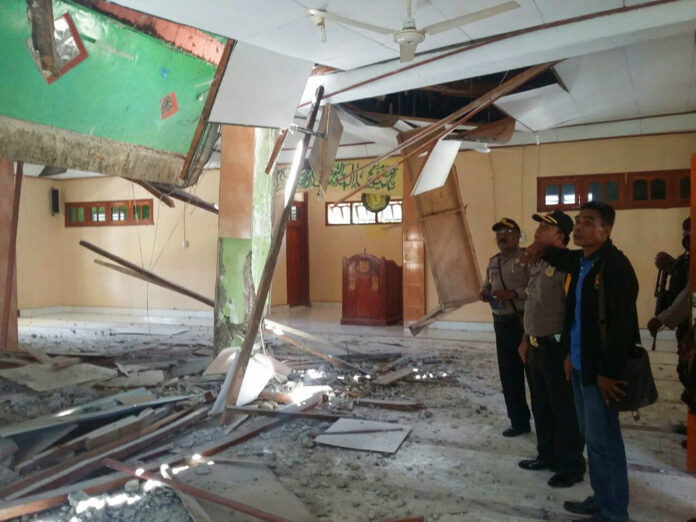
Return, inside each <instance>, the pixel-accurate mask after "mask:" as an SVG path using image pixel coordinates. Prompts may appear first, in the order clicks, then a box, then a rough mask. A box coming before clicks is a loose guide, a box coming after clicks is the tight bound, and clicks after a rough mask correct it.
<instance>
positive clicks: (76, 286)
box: [17, 133, 696, 325]
mask: <svg viewBox="0 0 696 522" xmlns="http://www.w3.org/2000/svg"><path fill="white" fill-rule="evenodd" d="M694 152H696V133H689V134H674V135H664V136H645V137H635V138H617V139H610V140H601V141H600V140H597V141H586V142H575V143H559V144H549V145H542V146H541V147H536V146H525V147H511V148H506V149H504V150H500V151H494V152H492V153H491V154H480V153H477V152H462V153H460V154H459V155H458V157H457V160H456V163H455V165H456V168H457V172H458V175H459V182H460V189H461V194H462V199H463V201H464V203H465V204H466V205H467V215H468V218H469V226H470V228H471V233H472V236H473V239H474V244H475V246H476V252H477V256H478V260H479V265H480V269H481V271H482V272H483V270H484V269H485V266H486V264H487V261H488V258H489V257H490V256H492V255H493V254H495V253H496V246H495V241H494V238H493V235H492V232H491V230H490V227H491V224H492V223H493V222H495V221H496V220H498V219H500V218H501V217H503V216H508V217H511V218H513V219H515V220H516V221H517V222H518V223H520V225H521V227H522V229H523V232H525V233H526V235H527V237H528V238H531V237H532V235H533V233H534V230H535V222H534V221H532V219H531V216H532V214H533V213H534V212H536V178H537V177H538V176H558V175H577V174H593V173H611V172H624V171H640V170H659V169H677V168H688V167H689V161H690V156H691V154H692V153H694ZM51 186H55V187H58V188H59V189H60V191H61V213H60V215H58V216H54V217H52V216H51V215H50V210H49V189H50V187H51ZM218 187H219V173H218V172H217V171H210V172H207V173H206V174H205V175H204V176H203V177H202V178H201V182H200V183H199V185H198V186H197V187H195V188H194V189H192V190H194V191H195V192H196V193H197V194H198V195H199V196H200V197H202V198H203V199H205V200H208V201H212V202H217V201H218ZM133 195H135V197H136V198H147V197H150V196H149V194H148V193H147V192H145V191H144V190H142V189H141V188H140V187H137V186H133V185H132V184H131V183H129V182H127V181H124V180H122V179H120V178H91V179H83V180H70V181H53V180H43V179H37V178H25V185H24V190H23V194H22V201H21V207H20V222H19V235H18V252H17V256H18V259H17V261H18V305H19V307H20V308H23V309H26V308H36V307H44V306H60V305H65V306H114V307H133V308H145V307H147V306H149V307H150V308H153V309H157V308H162V309H171V308H178V309H206V306H205V305H203V304H201V303H198V302H197V301H194V300H192V299H189V298H187V297H184V296H180V295H178V294H175V293H172V292H170V291H167V290H164V289H160V288H158V287H154V286H152V285H149V290H148V288H147V285H146V284H145V283H143V282H140V281H138V280H135V279H132V278H129V277H127V276H124V275H121V274H118V273H116V272H111V271H109V270H108V269H106V268H103V267H99V266H97V265H95V264H94V263H93V259H94V258H95V257H97V256H96V255H94V254H92V253H90V252H88V251H87V250H85V249H83V248H82V247H79V246H78V244H77V243H78V241H79V240H80V239H86V240H88V241H91V242H93V243H95V244H97V245H99V246H101V247H103V248H105V249H106V250H109V251H111V252H113V253H114V254H117V255H120V256H122V257H125V258H126V259H128V260H130V261H132V262H134V263H138V264H139V263H140V262H141V254H140V252H141V245H142V259H143V261H144V265H145V267H146V268H149V269H151V270H152V271H154V272H155V273H157V274H158V275H160V276H162V277H165V278H168V279H171V280H172V281H174V282H176V283H178V284H181V285H183V286H186V287H188V288H190V289H192V290H194V291H196V292H199V293H201V294H203V295H206V296H209V297H213V293H214V284H215V270H216V256H217V217H216V216H215V215H213V214H210V213H209V212H205V211H203V210H200V209H197V208H195V207H191V206H188V207H187V210H186V219H185V221H186V238H187V239H188V240H189V248H187V249H184V248H182V244H181V243H182V240H183V239H184V219H183V217H182V214H183V212H184V204H183V203H181V202H176V207H175V208H174V209H169V208H168V207H166V206H164V205H161V204H159V203H155V209H154V217H155V223H156V225H155V226H140V227H123V228H119V227H104V228H65V227H64V226H63V222H64V214H63V205H64V202H65V201H86V200H100V199H103V200H110V199H119V198H127V197H133ZM306 197H307V200H308V209H309V212H308V215H309V244H310V299H311V300H312V301H330V302H340V301H341V259H342V257H343V256H350V255H353V254H356V253H359V252H363V250H365V249H367V251H368V252H369V253H371V254H374V255H377V256H384V257H386V258H388V259H393V260H395V261H396V262H397V264H399V265H401V227H400V226H392V227H390V226H388V225H370V226H334V227H327V226H326V225H325V224H324V223H325V218H324V201H322V200H319V199H317V198H316V197H315V196H314V195H313V194H312V193H308V194H306ZM279 198H282V195H281V194H279ZM279 202H280V199H278V201H277V202H276V205H278V204H279ZM688 214H689V211H688V209H687V208H678V209H662V210H658V209H655V210H620V211H618V212H617V219H616V225H615V228H614V232H613V239H614V241H615V243H616V245H617V246H618V247H619V248H621V249H622V250H623V251H624V252H625V253H626V254H627V255H628V257H629V259H630V260H631V262H632V263H633V266H634V268H635V270H636V273H637V274H638V278H639V281H640V285H641V292H640V297H639V312H640V317H641V322H642V324H643V325H644V324H645V322H646V321H647V319H648V318H649V317H650V315H651V312H652V309H653V305H654V298H653V296H652V292H653V288H654V281H655V275H656V272H655V268H654V266H653V264H652V263H653V258H654V255H655V253H656V252H657V251H660V250H665V251H667V252H670V253H671V254H672V255H677V254H679V253H680V251H681V247H680V239H681V232H680V226H681V221H682V220H683V219H684V218H685V217H686V216H688ZM277 215H279V212H277V213H276V216H277ZM571 215H574V213H571ZM170 234H171V238H170V237H169V236H170ZM153 246H154V255H153ZM160 253H161V256H160ZM158 257H159V259H157V260H156V261H155V259H156V258H158ZM153 263H154V264H153ZM426 264H427V259H426ZM285 267H286V265H285V245H283V246H282V248H281V252H280V256H279V259H278V265H277V268H276V272H275V275H274V278H273V288H272V294H271V298H272V299H271V302H272V304H273V305H282V304H286V303H287V297H286V276H285V270H286V268H285ZM426 274H427V282H426V291H427V307H428V309H432V308H434V307H435V306H436V304H437V295H436V293H435V287H434V285H433V282H432V279H431V276H430V271H429V269H428V270H426ZM446 319H447V320H452V321H482V322H489V321H490V310H489V309H488V307H487V305H485V304H483V303H475V304H471V305H467V306H465V307H463V308H461V309H460V310H458V311H456V312H454V313H452V314H450V316H448V317H447V318H446Z"/></svg>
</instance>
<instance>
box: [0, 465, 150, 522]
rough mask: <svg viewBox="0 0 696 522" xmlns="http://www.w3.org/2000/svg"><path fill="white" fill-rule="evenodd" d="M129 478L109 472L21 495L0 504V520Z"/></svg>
mask: <svg viewBox="0 0 696 522" xmlns="http://www.w3.org/2000/svg"><path fill="white" fill-rule="evenodd" d="M144 468H145V469H149V470H156V469H158V468H159V463H158V464H153V465H147V466H144ZM130 479H131V476H130V475H128V474H127V473H110V474H108V475H106V476H103V477H99V478H96V479H90V480H86V481H83V482H78V483H76V484H71V485H69V486H65V487H62V488H59V489H54V490H51V491H47V492H45V493H39V494H37V495H32V496H30V497H23V498H20V499H18V500H13V501H10V502H4V503H2V504H0V520H10V519H12V518H17V517H21V516H24V515H31V514H33V513H39V512H41V511H45V510H47V509H51V508H54V507H58V506H60V505H62V504H65V503H66V502H67V501H68V495H69V494H70V493H74V492H76V491H84V492H85V493H87V494H88V495H99V494H101V493H106V492H107V491H112V490H114V489H116V488H120V487H122V486H123V485H124V484H125V483H126V482H128V481H129V480H130Z"/></svg>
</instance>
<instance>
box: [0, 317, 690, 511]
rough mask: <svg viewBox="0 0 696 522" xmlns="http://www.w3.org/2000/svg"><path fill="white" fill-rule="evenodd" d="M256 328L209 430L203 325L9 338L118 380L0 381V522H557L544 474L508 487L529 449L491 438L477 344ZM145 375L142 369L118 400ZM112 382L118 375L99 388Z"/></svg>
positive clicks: (490, 392)
mask: <svg viewBox="0 0 696 522" xmlns="http://www.w3.org/2000/svg"><path fill="white" fill-rule="evenodd" d="M273 328H274V329H275V330H276V332H275V333H276V334H277V335H273V336H269V337H268V338H267V339H266V342H265V344H264V348H263V349H262V350H260V351H259V352H258V354H257V356H256V358H257V362H258V363H259V364H261V365H262V366H264V368H266V369H267V370H268V372H264V375H263V379H264V381H263V383H264V384H265V385H264V386H263V387H262V388H263V389H262V390H261V391H260V393H258V392H257V393H258V396H257V397H256V398H253V397H252V399H253V400H251V402H249V403H248V404H244V405H240V406H235V407H230V408H231V409H232V410H233V412H234V414H235V415H234V417H233V419H232V421H231V422H230V423H229V424H228V425H227V426H222V425H221V424H220V417H219V415H215V416H210V415H208V411H209V409H210V405H211V403H212V400H213V399H214V396H215V395H216V394H217V393H218V392H219V390H220V387H221V384H222V381H223V379H224V378H225V372H226V371H228V370H229V368H230V364H231V361H233V359H234V355H233V354H234V350H231V351H229V352H227V353H226V354H223V355H222V356H221V357H218V358H216V361H215V362H213V359H214V358H213V351H212V349H211V345H212V342H211V332H210V329H204V328H200V329H196V328H189V329H187V330H188V331H187V332H183V333H182V332H179V333H176V334H172V335H170V336H166V335H161V332H158V334H159V335H158V336H156V337H143V336H142V335H138V336H137V337H136V335H137V334H134V333H116V332H107V333H106V334H105V335H100V334H96V335H92V332H90V335H88V336H86V337H87V339H86V340H85V341H84V342H83V343H80V342H76V341H75V340H74V338H73V337H72V336H70V335H66V336H65V337H64V341H63V342H61V340H60V339H55V338H53V337H50V338H46V337H42V336H41V335H40V334H38V333H37V337H30V336H28V337H27V338H25V339H23V341H24V342H25V343H27V344H29V345H30V346H31V347H32V349H34V350H41V351H43V352H44V353H45V354H47V355H48V356H49V357H51V358H52V359H51V361H52V360H53V358H58V357H60V358H59V359H58V361H59V362H60V365H64V364H66V359H65V358H66V357H78V356H80V359H81V360H86V361H89V364H94V365H98V366H100V367H102V368H105V369H109V370H114V371H115V372H117V374H118V375H116V376H115V377H110V378H109V379H106V380H94V381H89V382H85V383H82V384H78V385H71V386H67V387H56V388H55V389H53V390H50V391H46V392H39V391H35V390H32V389H30V388H27V387H24V386H22V385H20V384H17V383H15V382H12V381H11V380H7V379H4V378H2V377H0V418H1V419H2V421H3V422H2V424H1V425H0V499H2V501H1V503H0V520H7V519H14V520H37V521H39V520H40V521H44V522H46V521H56V522H57V521H60V522H84V521H91V520H95V521H118V522H138V521H148V522H149V521H152V520H155V521H157V520H161V521H163V522H164V521H174V522H179V521H181V522H183V521H188V520H195V521H199V520H200V521H205V520H251V518H249V517H248V516H247V515H244V514H241V513H240V512H239V511H234V510H231V508H230V506H229V505H225V504H224V503H220V502H222V501H224V502H225V503H227V504H229V503H230V502H232V503H235V502H236V503H239V504H244V506H246V507H250V508H252V509H256V510H260V511H262V512H264V513H268V514H270V516H271V517H272V516H280V517H281V518H283V519H286V520H315V519H316V520H330V521H336V522H342V521H343V522H349V521H358V520H360V521H362V520H387V519H390V520H391V519H400V518H401V519H406V518H408V519H413V520H421V519H422V518H420V517H423V516H425V517H426V518H427V520H438V519H439V520H452V521H455V520H470V519H471V520H478V519H499V520H502V519H517V520H531V519H551V520H555V519H559V518H560V517H562V516H563V515H562V512H561V511H560V509H561V508H560V506H561V504H562V500H564V499H565V497H563V496H559V493H558V492H555V491H551V492H549V494H548V495H546V496H545V497H544V498H545V500H544V501H543V502H542V504H543V505H539V493H538V490H539V488H543V487H545V486H544V484H545V481H546V480H547V478H548V477H543V476H540V477H537V476H534V477H530V476H529V475H524V476H523V478H522V479H520V478H519V477H516V475H515V473H524V472H520V471H519V469H518V468H517V466H516V462H517V460H518V459H519V458H520V457H526V456H533V453H534V451H535V442H536V441H535V440H534V437H533V435H530V436H525V437H520V438H519V440H514V441H508V440H505V441H503V442H501V438H500V437H499V432H500V431H501V430H502V429H503V428H505V427H506V420H505V418H504V414H503V412H504V405H503V401H502V396H501V394H500V393H499V391H498V381H497V377H496V375H497V365H496V361H495V352H494V350H493V349H492V347H491V345H490V344H489V343H485V342H476V341H470V342H466V343H463V342H454V341H438V342H437V343H436V346H432V345H431V344H430V343H424V342H422V341H420V340H417V339H410V338H401V337H367V336H351V335H336V336H332V338H331V340H328V339H325V338H321V337H319V336H316V335H312V334H305V333H304V332H300V334H305V336H304V337H302V336H301V335H300V334H298V333H297V332H298V331H297V330H293V329H290V328H286V327H283V325H279V324H277V323H275V324H274V325H273ZM124 330H126V329H124ZM281 330H282V331H281ZM127 331H129V332H131V331H132V329H131V330H127ZM112 333H113V335H112ZM51 335H55V334H51ZM280 336H282V337H280ZM283 338H285V339H288V338H290V339H293V341H294V342H292V343H290V342H287V341H286V340H285V339H283ZM307 347H308V348H310V350H311V351H308V350H307V349H306V348H307ZM318 351H320V352H321V353H322V354H323V356H318V355H317V354H316V352H318ZM51 361H44V362H43V363H40V364H44V365H45V364H53V363H52V362H51ZM32 364H37V361H35V360H34V359H33V358H31V357H28V356H26V354H19V353H15V354H8V355H5V356H3V358H2V360H0V368H5V369H8V368H18V367H22V366H26V365H32ZM68 367H69V366H68ZM147 372H160V373H158V374H157V379H153V380H151V381H146V380H145V379H140V380H139V381H138V382H139V384H140V386H138V387H132V388H131V387H129V385H130V382H132V381H128V379H130V378H132V377H137V376H139V375H140V376H141V377H143V375H142V374H146V375H147ZM113 379H121V380H118V381H116V385H114V386H105V383H108V382H109V381H113ZM53 384H57V383H53ZM112 384H113V383H112ZM134 386H135V384H134ZM675 411H676V410H675ZM645 417H646V418H647V419H648V421H649V418H650V411H648V412H646V416H645ZM644 422H645V421H644ZM647 428H650V429H655V427H654V425H653V426H648V427H646V432H645V433H650V432H649V431H647ZM627 431H628V430H627ZM330 433H334V435H330ZM633 433H637V434H640V432H639V431H636V430H634V431H633ZM660 435H661V436H662V444H667V443H669V442H670V439H669V437H670V436H671V435H668V434H662V433H660ZM627 436H630V435H627ZM672 438H674V436H672ZM332 439H333V440H332ZM674 442H675V446H676V445H677V443H678V441H677V440H676V439H675V441H674ZM333 444H337V445H333ZM644 444H648V442H647V441H646V442H644ZM678 451H682V450H678ZM668 454H669V452H668V451H666V450H665V452H664V454H663V458H667V457H666V455H668ZM493 456H495V458H493ZM109 459H111V460H109ZM114 461H115V462H116V465H117V466H125V467H127V468H130V469H131V470H135V469H136V468H142V469H143V470H144V472H143V473H141V476H138V477H137V478H134V477H133V476H132V474H129V473H126V472H123V471H116V470H114V469H110V466H113V465H114V464H113V462H114ZM110 463H111V464H110ZM672 464H673V465H675V466H676V464H674V463H672ZM117 469H121V468H117ZM641 472H643V471H641ZM144 474H159V476H160V477H164V478H167V477H169V479H171V480H173V481H174V482H173V483H172V484H170V485H172V487H169V486H165V485H162V484H161V483H160V482H159V481H156V480H150V479H146V478H145V477H144ZM537 478H539V480H538V481H536V482H538V484H537V483H536V482H535V479H537ZM506 481H512V482H514V483H516V485H515V488H516V489H515V491H516V495H518V496H517V497H516V498H515V499H514V501H512V500H511V499H505V498H501V494H500V491H501V489H500V488H503V487H505V483H506ZM181 484H185V485H187V486H190V487H191V488H193V491H194V492H197V493H198V494H201V492H208V493H210V495H211V496H212V498H214V499H216V500H217V502H216V501H211V500H210V499H204V498H200V497H197V496H195V495H192V494H190V491H189V492H187V491H183V490H182V488H183V487H185V486H181ZM462 484H466V488H462V487H461V486H462ZM585 486H586V485H581V487H585ZM583 492H585V490H583ZM576 493H577V492H576ZM238 507H239V506H238ZM674 509H675V510H678V509H681V508H680V507H679V506H677V507H675V508H674ZM679 512H681V511H679ZM491 513H493V515H491ZM491 517H492V518H491ZM270 519H273V518H270ZM646 520H647V519H646Z"/></svg>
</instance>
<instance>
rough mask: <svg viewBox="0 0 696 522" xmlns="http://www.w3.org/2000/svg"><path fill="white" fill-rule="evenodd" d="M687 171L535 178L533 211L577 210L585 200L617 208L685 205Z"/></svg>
mask: <svg viewBox="0 0 696 522" xmlns="http://www.w3.org/2000/svg"><path fill="white" fill-rule="evenodd" d="M690 195H691V182H690V177H689V171H688V170H686V169H683V170H668V171H652V172H627V173H622V174H589V175H582V176H563V177H560V176H559V177H549V178H539V179H538V180H537V209H538V210H539V211H550V210H553V209H556V208H558V209H561V210H577V209H579V208H580V207H581V206H582V205H583V204H584V203H586V202H588V201H606V202H607V203H611V204H612V205H613V206H614V207H615V208H617V209H624V208H669V207H686V206H689V198H690Z"/></svg>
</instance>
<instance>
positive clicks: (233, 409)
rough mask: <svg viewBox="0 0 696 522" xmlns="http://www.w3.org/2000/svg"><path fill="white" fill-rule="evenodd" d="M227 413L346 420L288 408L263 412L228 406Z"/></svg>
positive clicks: (329, 414) (257, 409) (327, 414)
mask: <svg viewBox="0 0 696 522" xmlns="http://www.w3.org/2000/svg"><path fill="white" fill-rule="evenodd" d="M227 411H229V412H232V413H244V414H246V415H262V416H264V417H277V418H289V419H295V418H297V419H321V420H338V419H343V418H344V417H343V416H342V415H336V414H335V413H309V412H304V411H291V410H288V409H286V408H283V409H280V410H261V409H259V408H247V407H244V406H227Z"/></svg>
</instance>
